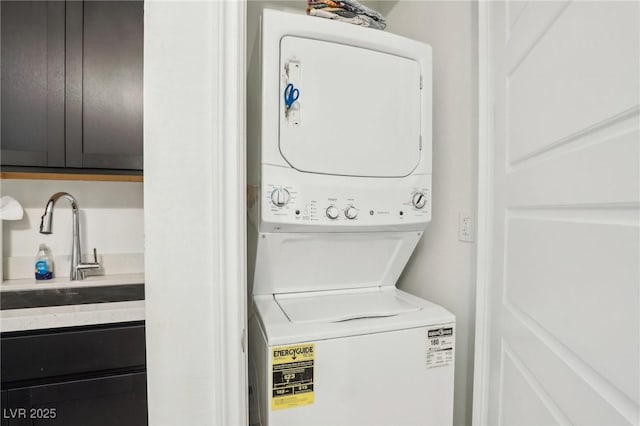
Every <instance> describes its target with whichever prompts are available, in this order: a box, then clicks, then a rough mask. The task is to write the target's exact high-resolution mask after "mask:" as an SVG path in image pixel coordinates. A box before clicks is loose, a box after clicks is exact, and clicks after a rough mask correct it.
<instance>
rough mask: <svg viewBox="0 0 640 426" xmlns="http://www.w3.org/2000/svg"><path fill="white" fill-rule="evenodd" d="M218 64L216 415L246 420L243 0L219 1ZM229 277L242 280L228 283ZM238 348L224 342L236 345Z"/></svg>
mask: <svg viewBox="0 0 640 426" xmlns="http://www.w3.org/2000/svg"><path fill="white" fill-rule="evenodd" d="M219 5H220V6H219V7H220V9H221V13H220V15H219V17H220V20H219V22H218V24H219V36H220V38H219V52H220V62H219V63H220V68H219V77H218V81H217V93H218V108H217V111H218V114H219V117H218V120H217V122H218V123H219V128H218V141H219V143H218V159H219V161H220V162H219V164H218V165H217V170H218V173H219V178H218V188H217V191H218V194H219V197H218V199H219V201H220V203H219V204H218V209H219V212H218V217H219V218H220V220H219V222H218V235H220V242H219V245H220V248H219V253H220V263H219V266H220V269H219V283H221V286H220V303H219V305H218V308H219V309H220V310H219V312H220V316H221V318H220V322H219V323H220V325H221V326H220V332H219V333H220V334H219V335H220V336H221V337H222V342H220V343H221V345H219V346H218V348H219V354H218V355H219V356H218V357H217V359H218V362H219V367H218V368H219V373H220V374H219V377H220V378H221V379H222V382H221V383H220V384H218V386H217V387H218V389H219V391H220V392H219V395H220V396H221V397H222V398H223V401H222V402H221V404H220V407H221V409H222V412H221V413H220V418H221V419H222V424H225V425H242V424H247V423H248V406H247V403H248V384H247V352H246V351H247V331H246V330H247V308H246V303H247V302H246V298H247V291H246V288H247V278H246V270H247V256H246V253H247V244H246V241H247V238H246V218H247V209H246V196H245V193H246V192H245V188H246V170H245V164H246V159H245V157H246V156H245V152H246V149H245V147H246V137H245V82H246V78H245V76H246V72H245V55H246V53H245V48H246V42H245V37H246V36H245V34H246V31H245V23H246V0H234V1H222V2H220V3H219ZM232 283H242V285H233V284H232ZM239 338H240V339H241V342H240V344H241V345H242V349H243V352H244V353H242V354H239V353H237V352H235V351H229V350H226V348H234V347H238V343H239V342H238V339H239Z"/></svg>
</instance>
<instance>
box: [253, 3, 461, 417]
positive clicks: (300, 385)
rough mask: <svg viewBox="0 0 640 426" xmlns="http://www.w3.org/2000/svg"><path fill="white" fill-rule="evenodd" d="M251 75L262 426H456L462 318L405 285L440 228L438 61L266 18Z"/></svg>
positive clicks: (280, 16)
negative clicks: (407, 270)
mask: <svg viewBox="0 0 640 426" xmlns="http://www.w3.org/2000/svg"><path fill="white" fill-rule="evenodd" d="M258 33H259V40H258V42H257V43H256V45H255V46H254V55H253V58H252V60H251V61H250V67H249V77H248V117H247V118H248V123H247V129H248V166H247V168H248V183H249V191H248V192H249V202H248V204H249V214H250V220H251V223H252V224H253V227H250V228H249V239H250V241H249V263H250V267H249V282H250V298H251V303H250V306H251V308H250V315H249V359H250V372H249V375H250V382H252V389H251V395H252V396H251V401H252V403H253V404H252V405H253V407H252V410H251V411H252V413H254V414H255V415H254V416H252V419H251V421H252V423H259V424H262V425H276V426H279V425H405V424H406V425H445V424H451V423H452V413H453V371H454V367H453V364H454V350H455V345H454V339H455V318H454V316H453V315H452V314H451V313H449V312H448V311H446V310H445V309H444V308H442V307H440V306H438V305H435V304H433V303H431V302H428V301H426V300H423V299H420V298H417V297H414V296H412V295H410V294H407V293H405V292H403V291H401V290H398V289H397V288H396V287H395V284H396V282H397V280H398V277H399V276H400V273H401V272H402V270H403V268H404V266H405V265H406V263H407V260H408V259H409V257H410V256H411V253H412V252H413V250H414V248H415V246H416V244H417V243H418V241H419V239H420V237H421V235H422V232H423V230H424V228H425V226H426V225H427V223H428V222H429V221H430V220H431V115H432V114H431V102H432V101H431V99H432V88H431V69H432V68H431V48H430V47H429V46H428V45H425V44H423V43H419V42H416V41H413V40H409V39H406V38H403V37H399V36H396V35H393V34H389V33H384V32H382V31H376V30H372V29H367V28H361V27H356V26H352V25H347V24H343V23H338V22H332V21H329V20H323V19H319V18H313V17H307V16H301V15H294V14H287V13H281V12H275V11H271V10H265V11H264V12H263V16H262V20H261V30H260V31H259V32H258Z"/></svg>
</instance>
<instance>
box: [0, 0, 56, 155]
mask: <svg viewBox="0 0 640 426" xmlns="http://www.w3.org/2000/svg"><path fill="white" fill-rule="evenodd" d="M0 17H1V19H2V23H1V25H2V26H1V30H2V31H1V39H0V40H1V45H0V49H1V50H0V53H1V58H0V62H1V64H2V70H1V72H2V74H1V77H2V81H1V84H2V91H1V95H0V98H1V99H2V106H1V107H2V109H1V111H2V117H1V119H2V121H1V122H0V126H1V132H0V133H1V138H2V139H1V140H0V143H1V145H2V164H3V165H15V166H36V167H64V166H65V153H64V147H65V141H64V137H65V134H64V66H65V63H64V61H65V46H64V45H65V3H64V2H55V1H52V2H46V1H33V2H32V1H2V2H0Z"/></svg>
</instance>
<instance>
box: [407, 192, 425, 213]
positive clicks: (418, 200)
mask: <svg viewBox="0 0 640 426" xmlns="http://www.w3.org/2000/svg"><path fill="white" fill-rule="evenodd" d="M411 202H412V203H413V207H415V208H417V209H421V208H423V207H424V205H425V204H427V197H426V196H425V195H424V193H422V192H416V193H415V194H413V199H412V200H411Z"/></svg>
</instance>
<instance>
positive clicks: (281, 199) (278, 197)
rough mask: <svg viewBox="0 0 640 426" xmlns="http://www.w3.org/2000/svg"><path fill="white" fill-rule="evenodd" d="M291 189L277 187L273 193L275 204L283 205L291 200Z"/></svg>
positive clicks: (272, 197) (272, 198) (272, 199)
mask: <svg viewBox="0 0 640 426" xmlns="http://www.w3.org/2000/svg"><path fill="white" fill-rule="evenodd" d="M289 197H290V195H289V191H287V190H286V189H284V188H276V189H274V190H273V192H272V193H271V202H273V204H274V205H275V206H278V207H282V206H284V205H285V204H287V203H288V202H289Z"/></svg>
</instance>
